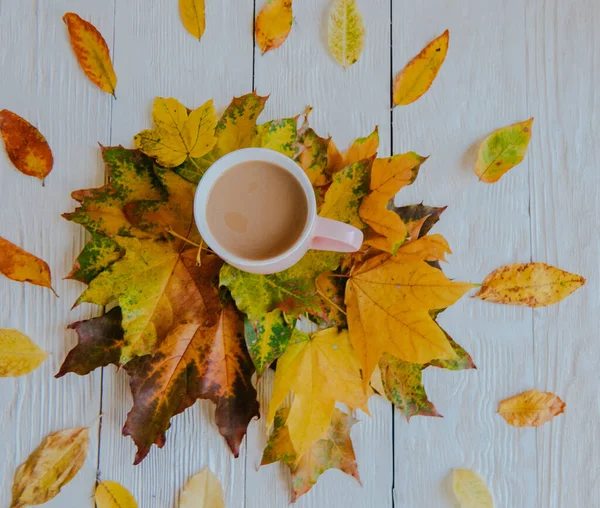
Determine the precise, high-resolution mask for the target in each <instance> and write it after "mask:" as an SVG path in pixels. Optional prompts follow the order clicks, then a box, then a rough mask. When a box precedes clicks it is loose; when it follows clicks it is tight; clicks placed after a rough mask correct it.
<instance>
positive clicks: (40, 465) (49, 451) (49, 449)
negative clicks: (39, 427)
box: [10, 428, 89, 508]
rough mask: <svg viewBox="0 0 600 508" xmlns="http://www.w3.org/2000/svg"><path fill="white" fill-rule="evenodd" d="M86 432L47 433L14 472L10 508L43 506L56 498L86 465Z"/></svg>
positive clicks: (74, 430)
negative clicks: (84, 464)
mask: <svg viewBox="0 0 600 508" xmlns="http://www.w3.org/2000/svg"><path fill="white" fill-rule="evenodd" d="M88 444H89V440H88V429H87V428H77V429H66V430H61V431H59V432H55V433H53V434H50V435H48V436H46V437H45V438H44V440H43V441H42V443H41V444H40V445H39V446H38V447H37V448H36V449H35V450H34V451H33V452H32V453H31V455H30V456H29V457H28V459H27V460H26V461H25V462H24V463H23V464H21V465H20V466H19V467H18V468H17V470H16V471H15V477H14V483H13V487H12V502H11V505H10V508H24V507H26V506H36V505H38V504H43V503H46V502H48V501H50V499H52V498H54V497H56V496H57V495H58V493H59V492H60V489H61V488H62V487H64V486H65V485H66V484H67V483H69V482H70V481H71V480H72V479H73V477H74V476H75V475H76V474H77V473H78V472H79V470H80V469H81V466H83V463H84V462H85V457H86V454H87V449H88Z"/></svg>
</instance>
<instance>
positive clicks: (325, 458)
mask: <svg viewBox="0 0 600 508" xmlns="http://www.w3.org/2000/svg"><path fill="white" fill-rule="evenodd" d="M288 414H289V408H287V407H284V408H281V409H280V410H278V411H277V414H276V415H275V425H274V427H273V431H272V432H271V435H270V436H269V441H268V443H267V446H266V448H265V450H264V452H263V457H262V461H261V463H260V465H261V466H266V465H268V464H273V463H274V462H283V463H284V464H285V465H286V466H288V467H289V469H290V472H291V475H292V485H293V491H292V503H294V502H296V501H297V500H298V498H299V497H300V496H302V495H304V494H306V493H307V492H308V491H309V490H310V489H312V487H313V486H314V485H315V484H316V483H317V481H318V480H319V478H320V476H321V475H322V474H323V473H324V472H325V471H327V470H328V469H339V470H340V471H343V472H344V473H346V474H348V475H350V476H352V477H353V478H355V479H356V481H357V482H358V483H360V477H359V474H358V465H357V463H356V455H355V453H354V447H353V446H352V440H351V439H350V429H351V428H352V426H353V425H354V424H355V423H356V420H355V419H354V417H352V416H351V415H349V414H346V413H344V412H342V411H340V410H339V409H334V410H333V416H332V418H331V424H330V426H329V429H328V430H327V433H326V434H325V436H324V437H323V439H320V440H319V441H317V442H316V443H314V444H313V445H312V446H311V447H310V449H309V450H308V451H307V452H306V453H305V454H304V455H303V456H302V457H301V458H300V460H297V458H296V454H295V452H294V448H293V446H292V442H291V441H290V435H289V430H288V427H287V426H286V421H287V419H288Z"/></svg>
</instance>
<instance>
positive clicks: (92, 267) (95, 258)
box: [65, 233, 123, 284]
mask: <svg viewBox="0 0 600 508" xmlns="http://www.w3.org/2000/svg"><path fill="white" fill-rule="evenodd" d="M122 255H123V252H122V251H121V249H120V248H119V245H118V244H117V243H116V242H115V241H113V240H111V239H110V238H107V237H105V236H101V235H98V234H96V233H92V239H91V240H90V241H89V242H88V243H87V244H86V245H85V247H84V248H83V250H82V251H81V253H80V254H79V256H77V260H76V261H75V264H74V265H73V269H72V270H71V273H69V275H67V276H66V277H65V278H66V279H72V280H78V281H79V282H83V283H84V284H89V283H90V282H92V281H93V280H94V279H95V278H96V276H97V275H99V274H100V273H101V272H103V271H104V270H106V269H107V268H108V267H109V266H110V265H112V264H113V263H114V262H115V261H117V260H119V259H120V258H121V256H122Z"/></svg>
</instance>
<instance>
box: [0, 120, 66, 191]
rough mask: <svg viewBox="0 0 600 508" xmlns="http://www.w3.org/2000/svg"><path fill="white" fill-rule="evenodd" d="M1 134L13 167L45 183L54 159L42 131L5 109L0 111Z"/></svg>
mask: <svg viewBox="0 0 600 508" xmlns="http://www.w3.org/2000/svg"><path fill="white" fill-rule="evenodd" d="M0 134H2V138H3V139H4V146H5V148H6V153H7V154H8V158H9V159H10V161H11V162H12V163H13V165H14V166H15V167H16V168H17V169H18V170H19V171H20V172H21V173H23V174H25V175H28V176H35V177H36V178H39V179H40V180H41V181H42V182H43V181H44V178H46V177H47V176H48V175H49V174H50V171H52V166H53V164H54V157H53V156H52V150H50V147H49V146H48V142H47V141H46V138H44V136H42V134H41V133H40V131H38V130H37V129H36V128H35V127H34V126H33V125H31V124H30V123H29V122H28V121H27V120H25V119H23V118H21V117H20V116H19V115H16V114H15V113H13V112H12V111H8V110H7V109H3V110H2V111H0Z"/></svg>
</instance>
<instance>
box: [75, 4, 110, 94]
mask: <svg viewBox="0 0 600 508" xmlns="http://www.w3.org/2000/svg"><path fill="white" fill-rule="evenodd" d="M63 21H64V22H65V23H66V24H67V28H68V29H69V37H70V39H71V47H72V48H73V51H74V52H75V56H76V57H77V60H78V62H79V65H81V68H82V69H83V72H85V74H86V76H87V77H88V78H89V79H90V81H91V82H92V83H94V84H95V85H97V86H99V87H100V88H101V89H102V90H104V91H105V92H108V93H110V94H112V95H115V88H116V87H117V76H116V74H115V71H114V69H113V66H112V62H111V61H110V53H109V51H108V45H107V44H106V41H105V40H104V37H102V34H101V33H100V32H99V31H98V30H97V29H96V27H95V26H94V25H92V24H91V23H88V22H87V21H85V20H83V19H81V18H80V17H79V16H78V15H77V14H74V13H72V12H67V13H66V14H65V15H64V16H63Z"/></svg>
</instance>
